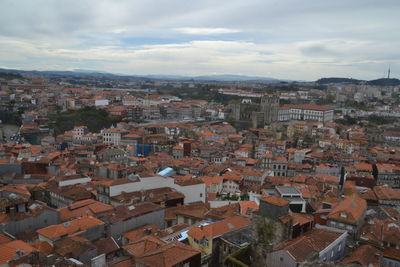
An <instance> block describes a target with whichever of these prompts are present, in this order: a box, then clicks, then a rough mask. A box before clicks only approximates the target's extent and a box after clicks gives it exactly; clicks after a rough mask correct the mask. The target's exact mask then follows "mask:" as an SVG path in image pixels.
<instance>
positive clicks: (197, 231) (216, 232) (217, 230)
mask: <svg viewBox="0 0 400 267" xmlns="http://www.w3.org/2000/svg"><path fill="white" fill-rule="evenodd" d="M250 224H251V222H250V221H249V220H248V219H246V218H243V217H241V216H234V217H231V218H227V219H224V220H222V221H218V222H215V223H212V224H209V225H206V226H197V227H193V228H191V229H190V230H189V231H188V235H189V236H191V237H193V238H194V239H197V240H201V239H202V238H203V237H208V238H215V237H218V236H221V235H223V234H225V233H228V232H231V231H235V230H238V229H240V228H243V227H246V226H248V225H250Z"/></svg>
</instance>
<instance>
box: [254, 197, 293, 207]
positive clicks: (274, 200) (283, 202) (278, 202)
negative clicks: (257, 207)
mask: <svg viewBox="0 0 400 267" xmlns="http://www.w3.org/2000/svg"><path fill="white" fill-rule="evenodd" d="M261 201H264V202H267V203H270V204H273V205H275V206H287V205H289V203H290V201H289V200H287V199H284V198H281V197H278V196H268V197H264V198H262V199H261Z"/></svg>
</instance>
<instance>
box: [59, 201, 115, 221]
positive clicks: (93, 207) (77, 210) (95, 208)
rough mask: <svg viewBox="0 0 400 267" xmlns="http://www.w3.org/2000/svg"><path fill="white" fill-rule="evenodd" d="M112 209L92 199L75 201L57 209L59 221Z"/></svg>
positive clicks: (112, 208)
mask: <svg viewBox="0 0 400 267" xmlns="http://www.w3.org/2000/svg"><path fill="white" fill-rule="evenodd" d="M112 210H114V207H113V206H111V205H108V204H105V203H102V202H99V201H96V200H94V199H85V200H81V201H77V202H75V203H74V204H72V205H71V206H69V207H64V208H61V209H59V212H60V219H61V221H68V220H71V219H73V218H77V217H83V216H92V215H96V214H100V213H104V212H107V211H112Z"/></svg>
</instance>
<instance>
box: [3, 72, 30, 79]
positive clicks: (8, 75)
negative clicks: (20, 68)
mask: <svg viewBox="0 0 400 267" xmlns="http://www.w3.org/2000/svg"><path fill="white" fill-rule="evenodd" d="M0 78H3V79H6V80H13V79H22V78H24V77H22V76H21V75H20V74H16V73H9V72H0Z"/></svg>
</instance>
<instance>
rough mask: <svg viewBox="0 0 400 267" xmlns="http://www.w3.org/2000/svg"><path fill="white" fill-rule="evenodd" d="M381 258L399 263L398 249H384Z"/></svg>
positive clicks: (399, 252)
mask: <svg viewBox="0 0 400 267" xmlns="http://www.w3.org/2000/svg"><path fill="white" fill-rule="evenodd" d="M383 256H384V257H385V258H390V259H394V260H397V261H400V249H395V248H385V249H384V250H383Z"/></svg>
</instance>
